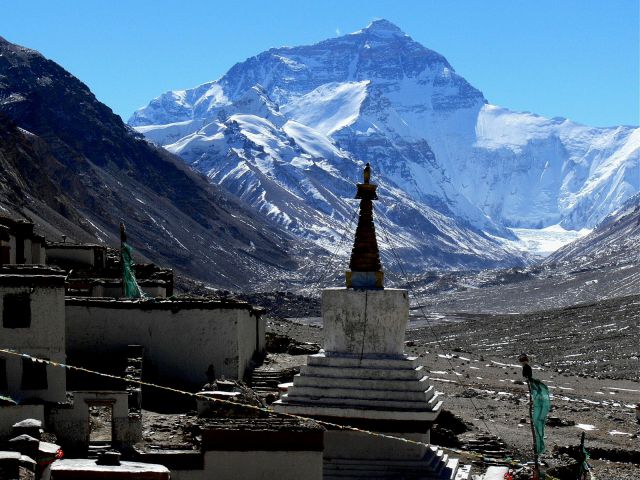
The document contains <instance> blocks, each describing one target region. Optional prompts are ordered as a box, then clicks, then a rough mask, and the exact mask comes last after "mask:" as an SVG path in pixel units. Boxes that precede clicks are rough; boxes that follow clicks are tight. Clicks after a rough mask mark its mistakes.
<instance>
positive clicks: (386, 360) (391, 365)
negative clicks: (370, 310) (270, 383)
mask: <svg viewBox="0 0 640 480" xmlns="http://www.w3.org/2000/svg"><path fill="white" fill-rule="evenodd" d="M307 365H319V366H327V367H353V366H357V367H359V368H384V369H399V370H407V369H415V368H416V367H418V357H409V356H407V355H376V356H371V355H368V356H367V355H365V356H360V355H349V354H345V353H340V354H339V355H336V354H331V353H316V354H314V355H309V356H308V357H307Z"/></svg>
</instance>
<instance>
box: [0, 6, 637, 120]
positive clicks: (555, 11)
mask: <svg viewBox="0 0 640 480" xmlns="http://www.w3.org/2000/svg"><path fill="white" fill-rule="evenodd" d="M0 9H1V11H2V14H1V15H0V35H1V36H3V37H5V38H6V39H7V40H9V41H12V42H14V43H18V44H21V45H24V46H27V47H30V48H34V49H36V50H39V51H40V52H42V53H43V54H44V55H46V56H47V57H49V58H51V59H53V60H55V61H56V62H58V63H60V64H61V65H62V66H63V67H65V68H66V69H67V70H69V71H70V72H71V73H73V74H74V75H76V76H77V77H79V78H80V79H81V80H82V81H84V82H85V83H86V84H88V85H89V87H90V88H91V89H92V91H93V92H94V93H95V94H96V96H97V97H98V99H100V100H101V101H103V102H104V103H106V104H107V105H109V106H110V107H111V108H112V109H113V110H114V111H115V112H116V113H118V114H120V115H121V116H122V117H123V118H124V119H125V120H126V119H127V118H128V117H129V115H130V114H131V113H132V112H133V111H134V110H135V109H136V108H138V107H141V106H143V105H145V104H146V103H147V102H148V101H149V100H150V99H151V98H153V97H156V96H157V95H159V94H160V93H162V92H164V91H166V90H175V89H181V88H189V87H192V86H195V85H197V84H200V83H203V82H206V81H208V80H213V79H215V78H218V77H219V76H221V75H222V74H223V73H224V72H226V71H227V70H228V69H229V68H230V67H231V66H232V65H233V64H234V63H236V62H239V61H242V60H244V59H245V58H247V57H250V56H253V55H255V54H257V53H259V52H261V51H263V50H266V49H268V48H270V47H275V46H282V45H301V44H308V43H313V42H317V41H320V40H323V39H325V38H328V37H333V36H337V35H339V34H345V33H349V32H352V31H355V30H358V29H360V28H362V27H364V26H366V25H367V24H368V23H369V22H370V21H371V20H373V19H376V18H386V19H388V20H390V21H392V22H394V23H395V24H396V25H398V26H399V27H400V28H401V29H403V30H404V31H405V32H406V33H408V34H409V35H411V36H412V37H413V38H414V39H415V40H417V41H419V42H420V43H422V44H423V45H425V46H427V47H428V48H431V49H433V50H436V51H438V52H439V53H441V54H443V55H444V56H445V57H446V58H447V59H448V60H449V62H450V63H451V64H452V65H453V67H454V68H455V69H456V71H457V72H458V73H460V74H461V75H463V76H464V77H465V78H466V79H467V80H468V81H469V82H470V83H471V84H472V85H473V86H475V87H477V88H479V89H480V90H481V91H482V92H483V93H484V95H485V97H486V98H487V99H488V100H489V102H491V103H494V104H497V105H501V106H505V107H508V108H511V109H514V110H526V111H531V112H535V113H538V114H541V115H545V116H549V117H553V116H564V117H568V118H571V119H572V120H575V121H578V122H581V123H586V124H589V125H594V126H610V125H617V124H626V125H638V124H639V123H640V118H639V117H640V112H639V110H640V92H639V91H640V86H639V85H640V67H639V64H640V32H639V30H640V2H638V1H637V0H615V1H607V0H602V1H595V0H580V1H579V0H553V1H548V0H537V1H535V2H525V1H515V0H492V1H489V0H487V1H475V0H465V1H462V0H448V1H444V0H442V1H429V0H420V1H400V0H395V1H391V0H389V1H380V0H367V1H360V0H342V1H335V0H322V1H314V2H311V1H303V0H298V1H278V0H271V1H264V0H262V1H252V0H251V1H249V0H244V1H242V2H234V1H231V0H225V1H212V0H210V1H189V0H182V1H170V0H153V1H151V0H144V1H136V0H130V1H127V2H124V1H122V2H118V1H98V0H92V1H91V0H81V1H78V0H67V1H61V2H57V1H51V0H47V1H29V0H19V1H15V0H0Z"/></svg>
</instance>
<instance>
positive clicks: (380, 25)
mask: <svg viewBox="0 0 640 480" xmlns="http://www.w3.org/2000/svg"><path fill="white" fill-rule="evenodd" d="M360 32H368V33H371V34H374V35H376V36H384V37H391V36H406V33H404V32H403V31H402V30H401V29H400V27H398V26H397V25H395V24H394V23H391V22H390V21H389V20H385V19H384V18H380V19H378V20H374V21H373V22H371V23H370V24H369V25H368V26H367V27H366V28H365V29H363V30H360ZM358 33H359V32H358Z"/></svg>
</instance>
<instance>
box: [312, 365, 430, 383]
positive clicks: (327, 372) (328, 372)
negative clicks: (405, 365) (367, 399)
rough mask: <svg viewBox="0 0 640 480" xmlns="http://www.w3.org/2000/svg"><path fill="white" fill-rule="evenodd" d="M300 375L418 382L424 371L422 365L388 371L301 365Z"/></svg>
mask: <svg viewBox="0 0 640 480" xmlns="http://www.w3.org/2000/svg"><path fill="white" fill-rule="evenodd" d="M300 374H301V375H304V376H306V375H314V376H317V377H334V378H354V379H365V380H366V379H369V380H375V379H380V380H413V381H419V380H421V379H422V377H424V369H423V367H422V365H420V366H419V367H416V368H414V369H411V368H409V369H399V368H394V369H389V368H373V367H371V368H366V367H360V366H357V365H354V366H351V367H349V366H340V367H328V366H320V365H308V364H307V365H303V366H302V367H301V368H300Z"/></svg>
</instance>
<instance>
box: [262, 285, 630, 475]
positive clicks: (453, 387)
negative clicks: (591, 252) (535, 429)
mask: <svg viewBox="0 0 640 480" xmlns="http://www.w3.org/2000/svg"><path fill="white" fill-rule="evenodd" d="M455 318H456V320H455V321H449V322H446V323H439V324H438V323H434V322H430V321H427V320H425V322H424V323H423V324H418V323H417V325H421V326H418V327H417V328H411V326H410V328H409V329H408V330H407V335H406V347H405V352H406V353H407V354H409V355H415V356H418V357H419V358H420V359H421V363H422V364H423V365H425V367H426V369H427V370H428V371H429V373H428V375H429V377H430V381H431V382H432V384H433V385H435V386H436V388H437V390H438V391H440V392H442V395H443V398H444V401H445V404H444V405H445V406H444V408H445V409H446V410H448V411H449V412H451V413H453V414H455V415H456V416H458V417H460V418H461V419H462V420H463V422H464V424H466V425H467V426H468V427H470V429H469V431H467V432H465V433H460V434H459V435H457V440H458V441H460V442H461V443H462V444H463V445H464V444H467V445H470V444H472V443H474V441H475V442H476V443H477V439H478V438H485V440H486V439H487V438H491V437H499V438H500V439H501V440H502V441H503V442H504V444H505V445H504V450H505V451H504V452H503V453H502V454H501V456H502V457H506V456H512V458H516V459H519V460H522V461H526V460H527V459H529V458H530V452H531V447H530V445H531V432H530V425H529V423H528V422H527V416H528V407H527V402H528V399H527V391H526V385H525V384H524V383H523V382H522V377H521V368H520V366H519V364H518V361H517V357H518V355H519V354H520V353H521V352H526V353H527V354H528V355H529V356H530V358H531V360H532V362H531V363H532V366H533V367H534V376H535V377H537V378H540V379H541V380H542V381H543V382H545V383H546V384H547V385H548V386H549V388H550V389H551V392H552V394H553V398H552V411H551V413H550V414H549V419H548V426H547V430H546V439H547V440H546V441H547V453H546V454H545V456H544V457H543V458H544V462H545V463H546V464H547V465H548V468H549V469H550V470H549V471H550V472H551V473H553V474H555V475H558V476H559V477H558V478H572V477H570V476H569V477H563V476H562V475H563V471H562V468H561V467H562V466H563V465H566V464H570V463H571V460H570V459H569V457H567V456H566V455H565V454H566V453H567V449H566V447H567V446H571V445H574V446H575V445H578V444H579V441H580V435H581V433H582V432H583V431H585V432H586V446H587V450H589V451H590V452H591V455H592V459H591V461H590V463H591V464H592V465H593V468H594V473H595V475H596V477H597V478H599V479H611V480H615V479H637V478H640V453H639V452H640V439H639V436H640V425H639V424H638V422H637V421H636V413H635V406H636V404H637V403H638V402H640V381H639V380H640V360H639V357H640V342H638V340H637V339H638V337H639V335H640V296H627V297H621V298H615V299H611V300H606V301H603V302H598V303H594V304H585V305H578V306H574V307H568V308H563V309H557V310H545V311H541V312H535V313H528V314H512V315H489V314H486V315H474V314H470V313H466V314H461V315H457V316H455ZM268 331H269V332H272V333H274V334H278V335H283V336H286V337H289V338H290V339H292V340H296V341H299V342H315V343H319V344H322V329H321V327H320V326H318V325H309V324H303V323H299V322H296V321H291V320H283V319H271V320H270V321H269V324H268ZM305 361H306V356H305V355H288V354H277V355H272V356H270V357H269V359H268V362H269V363H268V364H267V365H264V366H263V367H261V368H262V369H265V368H266V369H268V370H280V369H283V370H284V369H288V368H291V367H292V366H295V365H300V364H303V363H304V362H305ZM444 423H446V422H443V425H442V427H445V428H446V424H444ZM487 436H489V437H487ZM469 440H471V442H469ZM489 443H491V442H489ZM498 456H500V455H498ZM564 474H565V475H566V474H567V472H566V471H565V473H564ZM573 478H575V477H573Z"/></svg>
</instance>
